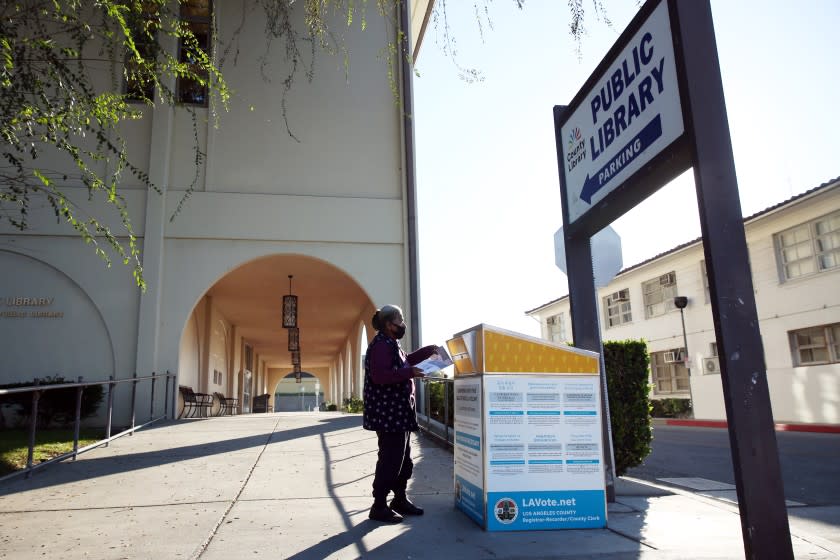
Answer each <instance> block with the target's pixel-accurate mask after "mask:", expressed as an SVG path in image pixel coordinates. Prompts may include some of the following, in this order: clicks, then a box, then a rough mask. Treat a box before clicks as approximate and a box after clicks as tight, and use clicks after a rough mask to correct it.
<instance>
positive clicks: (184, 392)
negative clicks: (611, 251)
mask: <svg viewBox="0 0 840 560" xmlns="http://www.w3.org/2000/svg"><path fill="white" fill-rule="evenodd" d="M178 391H179V392H180V393H181V396H182V397H183V398H184V410H183V411H181V416H178V418H181V417H184V418H207V416H208V411H209V410H210V408H211V407H212V406H213V395H208V394H207V393H196V392H195V391H193V389H192V387H187V386H186V385H178ZM190 412H192V415H190Z"/></svg>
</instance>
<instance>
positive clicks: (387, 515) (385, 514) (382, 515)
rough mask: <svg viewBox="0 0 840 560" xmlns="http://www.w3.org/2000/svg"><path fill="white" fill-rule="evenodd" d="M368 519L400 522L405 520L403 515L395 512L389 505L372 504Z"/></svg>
mask: <svg viewBox="0 0 840 560" xmlns="http://www.w3.org/2000/svg"><path fill="white" fill-rule="evenodd" d="M368 519H373V520H374V521H382V522H384V523H399V522H400V521H402V520H403V517H402V515H400V514H399V513H395V512H394V511H393V510H392V509H391V508H389V507H388V506H371V508H370V513H368Z"/></svg>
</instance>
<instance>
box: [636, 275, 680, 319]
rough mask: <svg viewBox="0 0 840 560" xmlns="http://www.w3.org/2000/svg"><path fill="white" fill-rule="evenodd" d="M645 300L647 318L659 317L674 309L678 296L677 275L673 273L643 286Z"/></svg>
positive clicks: (649, 281)
mask: <svg viewBox="0 0 840 560" xmlns="http://www.w3.org/2000/svg"><path fill="white" fill-rule="evenodd" d="M642 294H643V295H644V298H645V317H646V318H648V319H649V318H651V317H657V316H659V315H664V314H665V313H667V312H668V311H670V310H672V309H674V297H676V295H677V274H676V273H675V272H673V271H671V272H669V273H667V274H663V275H662V276H660V277H658V278H654V279H653V280H648V281H647V282H644V283H643V284H642Z"/></svg>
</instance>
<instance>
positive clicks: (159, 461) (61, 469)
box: [0, 417, 359, 496]
mask: <svg viewBox="0 0 840 560" xmlns="http://www.w3.org/2000/svg"><path fill="white" fill-rule="evenodd" d="M206 421H207V420H200V421H199V422H206ZM180 422H183V421H169V422H167V423H165V424H159V425H157V426H154V427H151V428H148V429H144V430H141V431H138V432H137V433H138V434H140V433H142V434H144V435H148V434H149V432H153V431H155V430H161V429H166V428H171V427H173V426H176V425H178V424H179V423H180ZM279 422H280V420H279V419H278V423H279ZM318 422H319V423H318V424H317V425H314V426H306V427H302V428H291V429H288V430H280V431H274V430H273V431H267V432H265V433H262V434H257V435H251V436H247V437H239V438H232V439H226V440H222V441H214V442H207V443H200V444H195V445H185V446H181V447H170V448H166V449H156V450H154V451H148V452H144V453H124V454H119V455H114V456H109V457H96V458H86V457H85V455H84V454H83V455H80V456H79V457H80V458H79V459H78V460H77V461H70V460H65V461H63V462H61V463H58V464H56V465H52V466H49V467H45V468H44V469H43V470H40V471H35V472H34V473H33V474H32V477H31V478H28V479H26V478H24V475H23V474H21V475H19V476H18V477H16V478H12V479H9V480H8V481H6V482H5V483H3V484H0V496H6V495H9V494H14V493H16V492H19V491H23V490H34V489H38V488H47V487H50V486H55V485H59V484H67V483H70V482H77V481H80V480H87V479H91V478H96V477H100V476H108V475H112V474H118V473H126V472H130V471H136V470H140V469H146V468H149V467H155V466H160V465H165V464H169V463H176V462H178V461H184V460H187V459H190V458H195V457H206V456H209V455H217V454H223V453H231V452H235V451H242V450H245V449H251V448H258V447H263V446H265V445H270V444H272V443H280V442H284V441H289V440H292V439H296V438H303V437H307V436H318V435H320V436H323V435H324V434H327V433H329V432H332V431H338V430H345V429H348V428H355V427H357V426H358V423H359V422H358V419H356V418H353V417H339V418H324V419H322V420H319V421H318ZM275 428H276V425H275ZM123 437H124V438H128V437H131V436H123ZM116 441H117V442H119V441H120V440H116ZM97 449H102V448H97Z"/></svg>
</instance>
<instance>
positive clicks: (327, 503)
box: [0, 412, 840, 560]
mask: <svg viewBox="0 0 840 560" xmlns="http://www.w3.org/2000/svg"><path fill="white" fill-rule="evenodd" d="M414 454H415V457H416V459H415V462H416V467H415V477H414V480H413V483H412V486H411V487H410V492H411V495H412V496H413V497H414V498H415V501H416V502H417V503H419V504H421V505H422V506H424V507H425V508H426V515H424V516H422V517H415V518H409V519H407V520H406V521H405V522H404V523H401V524H397V525H382V524H379V523H375V522H372V521H370V520H368V519H367V512H368V508H369V507H370V504H371V501H372V500H371V498H370V490H371V481H372V472H373V467H374V463H375V461H376V436H375V434H373V433H371V432H366V431H365V430H363V429H362V428H361V417H360V416H358V415H342V414H340V413H325V412H321V413H317V412H315V413H275V414H258V415H245V416H235V417H225V418H210V419H206V420H196V421H183V420H182V421H179V422H170V423H167V424H162V425H159V426H157V427H153V428H149V429H145V430H142V431H140V432H138V433H137V434H136V435H134V436H131V437H129V436H125V437H122V438H120V439H118V440H116V441H114V442H112V443H111V445H110V447H107V448H99V449H96V450H93V451H90V452H88V453H85V454H83V455H82V456H80V457H79V459H78V460H77V461H76V462H65V463H60V464H57V465H53V466H50V467H47V468H45V469H44V470H43V471H41V472H36V474H34V475H33V476H32V478H31V479H29V480H25V479H23V478H18V479H13V480H11V481H7V482H5V483H3V484H2V485H0V558H15V559H29V558H62V559H81V558H96V559H122V558H130V559H135V558H149V559H152V558H154V559H170V558H201V559H203V560H217V559H224V560H231V559H239V558H251V557H255V556H261V557H268V558H293V559H322V558H342V559H349V558H361V557H364V558H383V559H384V558H388V559H392V558H412V559H418V558H430V559H431V558H434V559H436V560H442V559H449V558H469V559H474V558H495V559H501V558H505V559H507V558H558V557H567V558H584V559H585V558H605V559H606V558H620V559H631V558H633V559H671V558H673V559H676V558H679V559H689V558H698V559H700V558H744V548H743V541H742V540H741V530H740V523H739V518H738V513H737V509H736V508H735V507H734V506H733V505H731V504H728V503H726V502H721V501H717V500H713V499H709V498H705V497H702V496H697V495H694V494H690V493H686V492H682V491H679V490H671V489H665V488H662V487H657V486H652V485H649V484H645V483H641V482H639V481H631V480H627V479H621V480H620V481H619V482H618V484H617V486H616V490H617V501H616V503H615V504H610V507H609V527H608V528H607V529H596V530H565V531H531V532H517V533H485V532H484V531H482V530H481V529H480V528H479V527H477V526H476V525H475V524H474V523H473V522H472V521H470V520H469V519H468V518H467V517H466V516H465V515H463V514H462V513H461V512H459V511H457V510H456V509H455V508H454V507H453V505H452V503H453V495H452V454H451V453H450V452H449V451H447V450H445V449H443V448H441V447H439V446H437V445H435V444H433V443H431V442H428V441H426V440H425V439H424V438H423V437H422V436H421V437H419V438H417V440H416V447H415V452H414ZM806 509H808V510H809V511H808V512H807V514H803V512H805V510H806ZM797 510H798V511H797ZM811 510H813V511H811ZM817 510H818V511H817ZM789 511H790V516H791V517H790V520H791V528H792V533H794V536H793V545H794V551H795V554H796V557H797V558H809V559H811V558H813V559H823V558H825V559H828V558H831V559H837V558H840V527H838V523H837V522H836V520H837V519H840V507H834V508H791V509H790V510H789ZM832 520H833V521H832Z"/></svg>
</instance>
